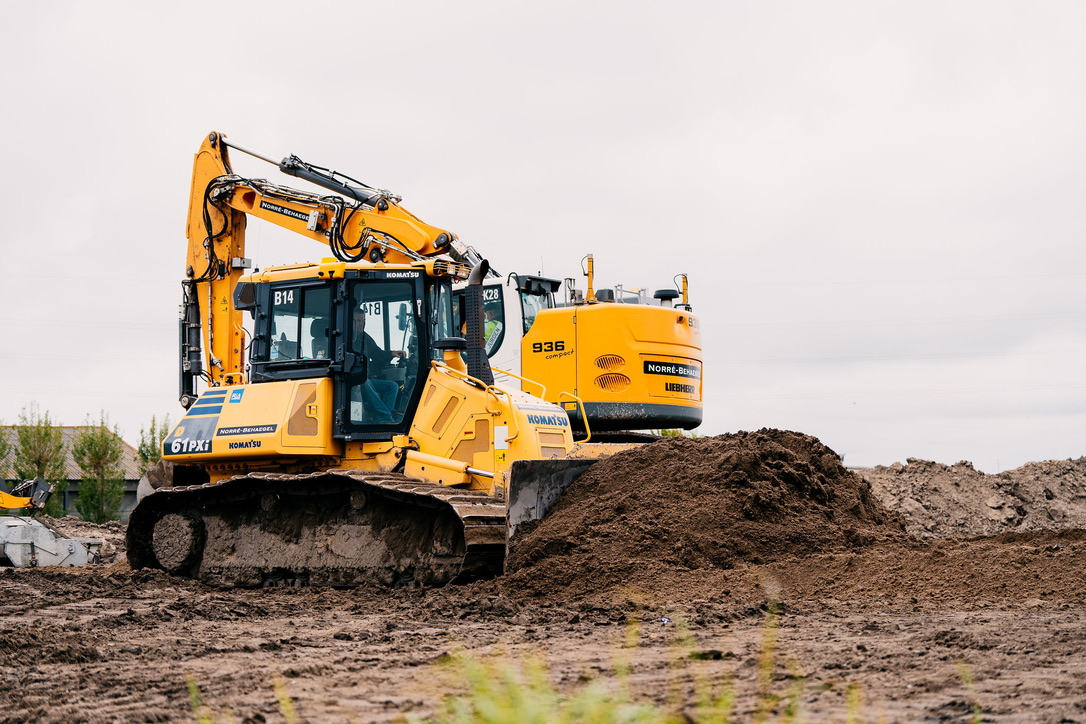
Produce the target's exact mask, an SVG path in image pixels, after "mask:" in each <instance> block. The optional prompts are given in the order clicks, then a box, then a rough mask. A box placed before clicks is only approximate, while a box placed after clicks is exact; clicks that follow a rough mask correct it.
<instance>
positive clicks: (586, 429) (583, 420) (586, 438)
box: [558, 391, 592, 442]
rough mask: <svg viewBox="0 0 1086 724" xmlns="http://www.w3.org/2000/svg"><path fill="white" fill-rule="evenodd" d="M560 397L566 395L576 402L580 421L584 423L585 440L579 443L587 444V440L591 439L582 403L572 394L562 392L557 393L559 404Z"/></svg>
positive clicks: (586, 415) (586, 414)
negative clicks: (579, 411)
mask: <svg viewBox="0 0 1086 724" xmlns="http://www.w3.org/2000/svg"><path fill="white" fill-rule="evenodd" d="M562 395H566V396H568V397H571V398H573V399H574V400H575V401H576V402H577V407H579V408H581V421H582V422H584V434H585V438H584V440H581V442H588V441H589V440H591V439H592V431H591V430H590V429H588V413H586V412H585V411H584V403H583V402H581V398H580V397H577V395H575V394H573V393H572V392H564V391H563V392H559V393H558V400H559V402H561V400H562Z"/></svg>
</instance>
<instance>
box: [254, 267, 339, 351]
mask: <svg viewBox="0 0 1086 724" xmlns="http://www.w3.org/2000/svg"><path fill="white" fill-rule="evenodd" d="M271 295H272V314H271V334H270V335H269V340H268V341H269V354H268V360H269V361H271V362H279V361H283V360H299V359H325V358H328V357H330V356H331V355H330V350H329V337H328V329H329V324H328V318H329V313H330V309H331V290H330V289H329V288H328V287H327V286H320V287H281V288H277V289H273V290H272V292H271Z"/></svg>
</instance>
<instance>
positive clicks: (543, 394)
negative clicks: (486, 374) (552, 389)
mask: <svg viewBox="0 0 1086 724" xmlns="http://www.w3.org/2000/svg"><path fill="white" fill-rule="evenodd" d="M491 369H493V370H494V371H495V372H497V373H498V374H501V375H508V376H509V377H516V378H517V379H518V380H520V381H521V382H527V383H528V384H529V385H535V386H536V387H538V388H539V394H536V393H534V392H528V390H525V392H528V394H529V395H532V396H533V397H538V398H540V399H544V398H545V397H546V396H547V388H546V386H545V385H541V384H540V383H538V382H536V381H535V380H530V379H528V378H527V377H521V376H520V375H517V374H513V373H512V372H506V371H505V370H502V369H498V368H497V367H492V368H491Z"/></svg>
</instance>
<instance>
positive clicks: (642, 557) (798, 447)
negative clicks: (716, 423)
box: [503, 429, 904, 595]
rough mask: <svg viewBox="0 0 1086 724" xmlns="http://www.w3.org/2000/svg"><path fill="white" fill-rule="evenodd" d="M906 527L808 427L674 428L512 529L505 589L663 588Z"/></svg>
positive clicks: (896, 534)
mask: <svg viewBox="0 0 1086 724" xmlns="http://www.w3.org/2000/svg"><path fill="white" fill-rule="evenodd" d="M903 527H904V524H903V522H902V520H901V519H900V517H899V516H897V515H896V514H894V513H891V512H890V511H888V510H886V509H885V508H884V507H883V506H882V505H881V504H880V503H879V502H878V500H877V499H875V498H874V496H873V495H872V494H871V490H870V487H869V486H868V484H867V483H866V482H865V481H864V480H863V479H861V478H860V477H859V476H857V475H855V474H854V473H852V472H850V471H848V470H846V469H845V468H844V467H843V466H842V465H841V461H840V457H839V456H838V455H837V454H836V453H835V452H833V451H832V450H830V449H829V448H828V447H826V446H825V445H823V444H822V443H820V442H819V441H818V440H817V439H815V438H813V437H810V436H808V435H803V434H801V433H796V432H788V431H781V430H770V429H763V430H759V431H758V432H739V433H735V434H729V435H720V436H717V437H709V438H698V439H693V440H691V439H686V438H674V439H669V440H661V441H659V442H654V443H651V444H649V445H644V446H642V447H639V448H635V449H633V450H629V451H626V452H623V453H619V454H617V455H615V456H613V457H611V458H608V459H606V460H602V461H600V462H598V463H596V464H595V465H593V466H592V467H591V468H589V470H588V471H587V472H586V473H585V474H584V475H583V476H581V478H579V479H578V480H577V481H576V482H574V484H573V485H571V486H570V488H569V489H568V490H567V491H566V492H565V494H564V495H563V496H562V497H561V498H560V499H559V501H558V503H557V505H556V506H555V507H554V509H553V510H552V511H551V512H550V513H549V514H548V516H547V517H546V519H544V520H543V521H541V522H540V523H539V524H537V525H536V526H535V527H534V528H531V529H527V528H526V529H525V530H524V531H523V532H521V531H518V533H517V537H516V539H515V540H514V542H513V545H512V546H511V553H510V558H509V561H508V570H509V571H511V575H507V576H506V577H505V580H504V581H503V588H507V589H511V590H518V589H519V590H521V591H523V592H540V593H544V592H554V591H557V590H563V591H565V592H566V593H570V594H574V595H576V594H577V593H578V592H580V591H581V589H584V590H585V591H587V590H593V591H602V590H607V589H612V588H616V587H636V588H638V589H641V590H645V591H653V592H663V591H667V590H669V589H670V588H671V587H672V586H674V585H676V575H675V574H681V573H682V572H686V571H690V570H693V569H700V570H706V569H708V570H707V572H709V571H711V570H713V569H716V570H721V569H729V568H732V567H733V566H734V565H735V564H736V563H737V562H739V561H743V562H747V563H762V562H768V561H773V560H777V559H779V558H781V557H785V556H790V555H795V554H807V553H816V552H824V551H831V550H840V549H847V548H855V547H861V546H865V545H867V544H870V543H873V542H877V541H885V540H895V539H900V538H902V537H903V535H904V534H903V533H902V531H903ZM680 577H683V576H680Z"/></svg>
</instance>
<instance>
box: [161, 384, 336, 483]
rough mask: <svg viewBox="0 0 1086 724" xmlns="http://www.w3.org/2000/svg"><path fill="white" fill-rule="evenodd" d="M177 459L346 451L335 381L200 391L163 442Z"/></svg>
mask: <svg viewBox="0 0 1086 724" xmlns="http://www.w3.org/2000/svg"><path fill="white" fill-rule="evenodd" d="M162 448H163V457H164V458H165V459H166V460H169V461H170V462H174V463H208V462H215V461H220V460H243V459H252V458H267V457H275V456H280V457H281V456H294V455H338V456H342V454H343V444H342V443H341V442H339V441H336V440H333V438H332V381H331V380H330V379H327V378H324V379H313V380H288V381H284V382H265V383H262V384H257V385H236V386H233V387H215V388H212V389H210V390H207V391H206V392H204V393H203V394H202V395H200V398H199V400H197V401H196V404H194V405H193V406H192V407H190V408H189V410H188V413H187V414H186V415H185V416H184V417H183V418H181V421H180V422H178V424H177V426H176V427H175V428H174V429H173V432H171V433H170V435H169V436H168V437H167V438H166V439H165V440H164V441H163V443H162Z"/></svg>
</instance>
